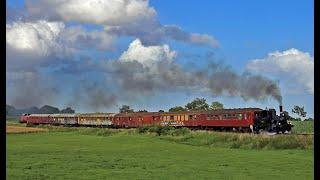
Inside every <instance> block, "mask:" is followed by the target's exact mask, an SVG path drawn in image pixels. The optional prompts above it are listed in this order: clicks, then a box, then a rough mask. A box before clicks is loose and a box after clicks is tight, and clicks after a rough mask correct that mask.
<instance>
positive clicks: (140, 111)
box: [138, 109, 148, 112]
mask: <svg viewBox="0 0 320 180" xmlns="http://www.w3.org/2000/svg"><path fill="white" fill-rule="evenodd" d="M138 112H148V111H147V110H145V109H144V110H139V111H138Z"/></svg>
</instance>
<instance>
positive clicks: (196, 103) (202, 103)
mask: <svg viewBox="0 0 320 180" xmlns="http://www.w3.org/2000/svg"><path fill="white" fill-rule="evenodd" d="M185 108H186V109H187V110H189V111H190V110H195V111H198V110H208V109H209V105H208V103H207V102H206V99H204V98H196V99H195V100H193V101H192V102H190V103H188V104H187V105H186V106H185Z"/></svg>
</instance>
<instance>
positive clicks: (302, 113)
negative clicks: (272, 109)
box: [292, 105, 307, 117]
mask: <svg viewBox="0 0 320 180" xmlns="http://www.w3.org/2000/svg"><path fill="white" fill-rule="evenodd" d="M292 112H293V113H295V114H297V115H298V116H301V117H306V115H307V112H305V111H304V106H302V107H300V106H297V105H295V106H294V107H293V109H292Z"/></svg>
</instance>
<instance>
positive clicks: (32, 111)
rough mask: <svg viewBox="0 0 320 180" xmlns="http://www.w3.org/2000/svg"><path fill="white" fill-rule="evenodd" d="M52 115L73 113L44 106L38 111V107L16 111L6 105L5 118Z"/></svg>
mask: <svg viewBox="0 0 320 180" xmlns="http://www.w3.org/2000/svg"><path fill="white" fill-rule="evenodd" d="M24 113H29V114H54V113H75V111H74V110H73V109H71V108H70V107H67V108H65V109H62V110H59V108H56V107H53V106H49V105H45V106H42V107H41V108H40V109H39V108H38V107H35V106H34V107H30V108H24V109H16V108H15V107H14V106H10V105H6V115H7V116H20V115H21V114H24Z"/></svg>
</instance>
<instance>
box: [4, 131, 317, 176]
mask: <svg viewBox="0 0 320 180" xmlns="http://www.w3.org/2000/svg"><path fill="white" fill-rule="evenodd" d="M52 129H59V128H52ZM96 131H98V132H97V133H96ZM197 134H198V133H196V135H195V137H197V138H199V137H198V136H200V139H198V141H199V142H202V141H201V137H202V136H203V135H202V136H201V135H197ZM187 136H190V134H188V135H183V136H174V137H173V136H170V135H165V136H156V135H152V134H146V133H144V134H139V133H136V132H135V131H134V130H128V131H122V130H120V131H119V130H112V131H108V130H97V129H88V130H86V129H84V130H75V129H72V130H70V129H68V128H61V129H60V130H59V131H56V130H50V131H49V132H41V133H35V134H7V148H6V150H7V158H6V160H7V179H299V180H300V179H313V154H314V153H313V150H312V149H304V150H301V149H294V148H295V147H292V149H290V150H283V149H281V150H280V149H277V150H269V149H259V150H257V149H246V148H237V149H234V148H229V147H227V146H223V145H219V144H214V143H212V144H211V145H208V144H206V143H204V144H201V143H198V144H197V143H192V142H197V138H194V139H193V140H190V141H188V140H187V142H189V143H185V141H184V140H183V141H182V140H179V139H178V140H177V138H179V137H180V138H182V139H183V137H187ZM208 136H209V137H212V138H211V141H213V140H212V139H215V137H216V136H217V135H208ZM172 138H173V139H172ZM186 139H188V138H186ZM189 139H190V138H189ZM191 139H192V138H191ZM209 139H210V138H209ZM231 139H232V138H231ZM231 139H229V140H231ZM202 140H203V139H202ZM227 140H228V139H227ZM204 142H205V141H204Z"/></svg>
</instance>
